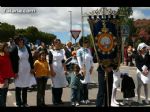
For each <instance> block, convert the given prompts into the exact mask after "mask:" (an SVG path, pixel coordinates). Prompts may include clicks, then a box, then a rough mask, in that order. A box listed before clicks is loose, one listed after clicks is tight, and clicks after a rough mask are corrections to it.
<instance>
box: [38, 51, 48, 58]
mask: <svg viewBox="0 0 150 112" xmlns="http://www.w3.org/2000/svg"><path fill="white" fill-rule="evenodd" d="M42 54H45V55H46V53H45V52H44V51H40V52H39V53H38V58H39V59H40V57H41V55H42Z"/></svg>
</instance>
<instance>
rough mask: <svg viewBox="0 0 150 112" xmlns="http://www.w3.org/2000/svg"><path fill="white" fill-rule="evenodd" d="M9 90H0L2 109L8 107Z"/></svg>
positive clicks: (0, 105)
mask: <svg viewBox="0 0 150 112" xmlns="http://www.w3.org/2000/svg"><path fill="white" fill-rule="evenodd" d="M7 92H8V88H0V107H6V99H7Z"/></svg>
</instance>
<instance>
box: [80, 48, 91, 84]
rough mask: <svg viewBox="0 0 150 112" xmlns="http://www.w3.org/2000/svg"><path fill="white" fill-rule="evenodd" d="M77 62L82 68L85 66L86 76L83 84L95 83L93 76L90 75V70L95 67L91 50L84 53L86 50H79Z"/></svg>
mask: <svg viewBox="0 0 150 112" xmlns="http://www.w3.org/2000/svg"><path fill="white" fill-rule="evenodd" d="M77 60H78V64H79V67H80V68H83V67H84V65H85V69H86V75H85V78H84V80H81V82H82V83H83V84H87V83H93V81H92V78H91V74H90V69H91V66H93V57H92V55H91V51H90V49H88V52H84V48H83V47H81V48H80V49H78V50H77Z"/></svg>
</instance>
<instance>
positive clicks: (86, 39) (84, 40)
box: [79, 37, 89, 47]
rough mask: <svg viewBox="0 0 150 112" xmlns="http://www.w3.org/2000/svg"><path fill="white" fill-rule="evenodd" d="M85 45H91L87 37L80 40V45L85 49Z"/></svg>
mask: <svg viewBox="0 0 150 112" xmlns="http://www.w3.org/2000/svg"><path fill="white" fill-rule="evenodd" d="M83 43H89V39H88V38H87V37H81V38H80V40H79V45H80V46H81V47H83Z"/></svg>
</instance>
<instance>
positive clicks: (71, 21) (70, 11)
mask: <svg viewBox="0 0 150 112" xmlns="http://www.w3.org/2000/svg"><path fill="white" fill-rule="evenodd" d="M68 12H69V13H70V31H71V30H72V11H68ZM70 31H69V32H70ZM70 41H71V42H72V36H71V35H70Z"/></svg>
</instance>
